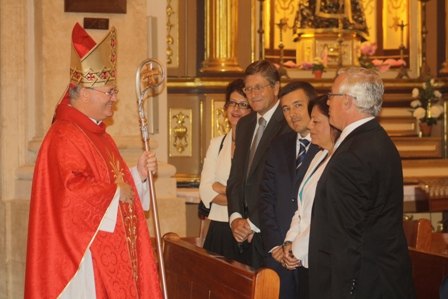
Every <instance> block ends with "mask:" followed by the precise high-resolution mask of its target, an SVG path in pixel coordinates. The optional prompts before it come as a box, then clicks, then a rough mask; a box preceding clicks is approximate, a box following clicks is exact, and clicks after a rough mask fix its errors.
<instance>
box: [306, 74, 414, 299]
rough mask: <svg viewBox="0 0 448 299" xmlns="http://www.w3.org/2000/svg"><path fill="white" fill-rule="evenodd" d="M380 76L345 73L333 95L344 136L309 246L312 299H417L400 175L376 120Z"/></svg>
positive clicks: (322, 185) (333, 119)
mask: <svg viewBox="0 0 448 299" xmlns="http://www.w3.org/2000/svg"><path fill="white" fill-rule="evenodd" d="M383 93H384V86H383V82H382V80H381V78H380V77H379V75H378V73H376V72H375V71H374V70H368V69H364V68H359V67H353V68H349V69H346V70H342V72H340V73H339V75H338V77H337V78H336V80H335V82H334V83H333V86H332V89H331V93H330V94H329V100H328V105H329V106H330V123H331V124H332V125H333V126H334V127H336V128H337V129H339V130H341V131H342V133H341V136H340V137H339V139H338V141H337V142H336V145H335V149H334V154H333V156H332V158H331V160H330V161H329V163H328V165H327V167H326V168H325V171H324V173H323V174H322V176H321V178H320V181H319V183H318V185H317V190H316V197H315V200H314V207H313V214H312V219H311V231H310V245H309V266H310V268H309V279H310V298H322V299H325V298H348V297H350V298H370V299H374V298H403V299H404V298H415V294H414V288H413V285H412V277H411V265H410V259H409V254H408V250H407V245H406V239H405V236H404V233H403V224H402V219H403V175H402V167H401V160H400V156H399V154H398V151H397V149H396V148H395V145H394V144H393V142H392V141H391V139H390V138H389V136H388V135H387V133H386V132H385V130H384V129H383V128H382V127H381V126H380V125H379V123H378V122H377V120H375V116H376V115H377V114H378V113H379V111H380V110H381V104H382V96H383Z"/></svg>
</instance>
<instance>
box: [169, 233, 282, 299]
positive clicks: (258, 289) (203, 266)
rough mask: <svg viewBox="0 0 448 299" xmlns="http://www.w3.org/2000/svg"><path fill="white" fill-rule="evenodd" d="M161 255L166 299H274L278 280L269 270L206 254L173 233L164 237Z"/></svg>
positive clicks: (201, 249) (276, 294) (278, 285)
mask: <svg viewBox="0 0 448 299" xmlns="http://www.w3.org/2000/svg"><path fill="white" fill-rule="evenodd" d="M163 240H164V249H163V256H164V262H165V274H166V284H167V293H168V297H169V299H202V298H207V299H208V298H216V299H228V298H232V299H233V298H234V299H239V298H241V299H243V298H244V299H274V298H275V299H277V298H278V294H279V289H280V280H279V278H278V275H277V273H275V271H273V270H271V269H260V270H258V271H254V270H253V269H252V268H250V267H249V266H246V265H243V264H240V263H238V262H235V261H230V260H226V259H225V258H223V257H221V256H216V255H212V254H210V253H208V252H207V251H206V250H205V249H203V248H200V247H198V246H196V245H195V244H193V242H189V241H187V240H185V239H181V238H180V237H179V236H178V235H176V234H174V233H168V234H166V235H164V237H163Z"/></svg>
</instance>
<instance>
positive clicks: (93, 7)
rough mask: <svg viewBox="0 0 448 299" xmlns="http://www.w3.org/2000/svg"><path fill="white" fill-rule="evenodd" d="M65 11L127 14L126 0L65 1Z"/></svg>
mask: <svg viewBox="0 0 448 299" xmlns="http://www.w3.org/2000/svg"><path fill="white" fill-rule="evenodd" d="M64 11H65V12H94V13H126V0H64Z"/></svg>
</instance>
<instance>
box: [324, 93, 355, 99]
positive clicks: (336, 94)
mask: <svg viewBox="0 0 448 299" xmlns="http://www.w3.org/2000/svg"><path fill="white" fill-rule="evenodd" d="M327 96H328V99H331V98H332V97H343V96H348V97H352V98H354V99H355V100H356V97H355V96H352V95H351V94H348V93H329V94H327Z"/></svg>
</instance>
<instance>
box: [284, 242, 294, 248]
mask: <svg viewBox="0 0 448 299" xmlns="http://www.w3.org/2000/svg"><path fill="white" fill-rule="evenodd" d="M291 244H292V242H291V241H285V242H283V245H282V246H283V247H285V246H288V245H291Z"/></svg>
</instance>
